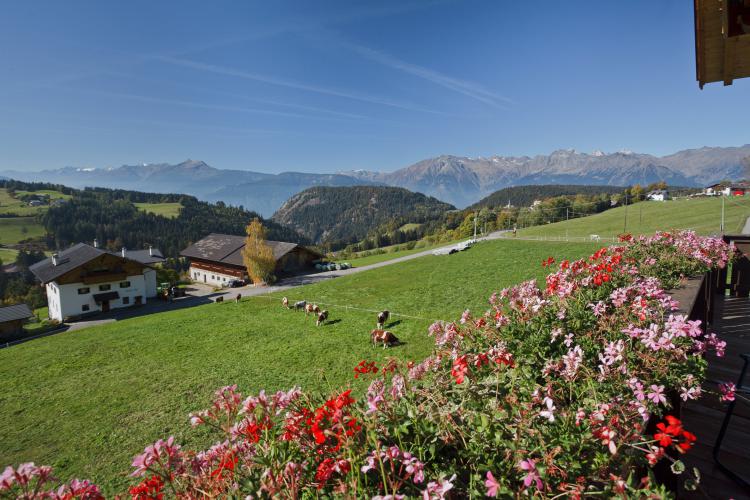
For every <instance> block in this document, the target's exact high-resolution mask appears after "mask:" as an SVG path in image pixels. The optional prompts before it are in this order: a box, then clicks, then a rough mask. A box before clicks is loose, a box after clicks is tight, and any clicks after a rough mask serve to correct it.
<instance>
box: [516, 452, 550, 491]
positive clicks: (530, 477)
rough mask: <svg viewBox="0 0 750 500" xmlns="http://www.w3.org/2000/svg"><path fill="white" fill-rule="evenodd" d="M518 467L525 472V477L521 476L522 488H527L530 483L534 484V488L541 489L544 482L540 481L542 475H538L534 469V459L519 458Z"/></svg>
mask: <svg viewBox="0 0 750 500" xmlns="http://www.w3.org/2000/svg"><path fill="white" fill-rule="evenodd" d="M518 468H520V469H521V470H522V471H525V472H526V477H524V478H523V486H524V488H528V487H529V486H531V484H532V483H534V484H535V485H536V489H538V490H540V491H541V490H542V488H543V487H544V484H543V483H542V477H541V476H540V475H539V471H537V470H536V461H535V460H533V459H531V458H529V459H527V460H521V461H520V462H518Z"/></svg>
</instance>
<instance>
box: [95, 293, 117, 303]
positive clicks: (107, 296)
mask: <svg viewBox="0 0 750 500" xmlns="http://www.w3.org/2000/svg"><path fill="white" fill-rule="evenodd" d="M93 297H94V302H96V303H97V304H98V303H100V302H104V301H105V300H115V299H119V298H120V294H119V293H117V292H103V293H95V294H94V295H93Z"/></svg>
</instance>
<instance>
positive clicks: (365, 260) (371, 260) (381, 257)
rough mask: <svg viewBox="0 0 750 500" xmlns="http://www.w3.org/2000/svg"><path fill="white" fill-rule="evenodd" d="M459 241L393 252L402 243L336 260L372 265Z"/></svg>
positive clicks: (354, 265) (359, 265) (355, 264)
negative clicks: (365, 254)
mask: <svg viewBox="0 0 750 500" xmlns="http://www.w3.org/2000/svg"><path fill="white" fill-rule="evenodd" d="M464 240H465V238H464ZM459 241H463V240H456V241H443V242H441V243H434V244H430V245H426V246H423V247H420V248H412V249H411V250H398V251H395V252H393V251H391V250H393V249H394V248H395V247H397V246H400V245H391V246H387V247H382V248H381V249H380V250H385V251H386V253H378V254H373V255H367V256H365V257H356V258H354V257H352V258H349V259H336V262H348V263H349V264H351V265H352V266H353V267H362V266H367V265H370V264H375V263H376V262H384V261H386V260H392V259H396V258H398V257H404V256H406V255H412V254H415V253H418V252H422V251H424V250H431V249H433V248H437V247H445V246H448V245H451V244H455V243H458V242H459ZM362 253H364V252H360V254H362Z"/></svg>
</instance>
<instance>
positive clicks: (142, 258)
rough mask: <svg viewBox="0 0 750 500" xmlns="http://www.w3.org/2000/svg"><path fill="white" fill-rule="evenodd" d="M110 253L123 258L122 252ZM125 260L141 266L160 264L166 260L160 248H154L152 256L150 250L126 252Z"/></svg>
mask: <svg viewBox="0 0 750 500" xmlns="http://www.w3.org/2000/svg"><path fill="white" fill-rule="evenodd" d="M110 253H111V254H112V255H117V256H118V257H122V250H120V251H119V252H110ZM125 258H126V259H131V260H136V261H138V262H140V263H141V264H159V263H161V262H164V260H165V259H164V255H162V253H161V250H159V249H158V248H152V249H151V254H149V252H148V250H125Z"/></svg>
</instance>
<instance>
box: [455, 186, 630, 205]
mask: <svg viewBox="0 0 750 500" xmlns="http://www.w3.org/2000/svg"><path fill="white" fill-rule="evenodd" d="M624 189H625V188H624V187H619V186H577V185H573V184H550V185H530V186H512V187H507V188H503V189H500V190H498V191H495V192H494V193H492V194H491V195H489V196H485V197H484V198H482V199H481V200H479V201H478V202H476V203H475V204H473V205H472V206H471V207H469V208H470V209H476V208H483V207H487V208H495V207H504V206H506V205H508V204H509V203H510V205H512V206H516V207H529V206H531V204H532V203H534V201H536V200H545V199H547V198H552V197H555V196H574V195H577V194H581V195H599V194H602V193H604V194H616V193H622V192H623V190H624Z"/></svg>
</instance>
